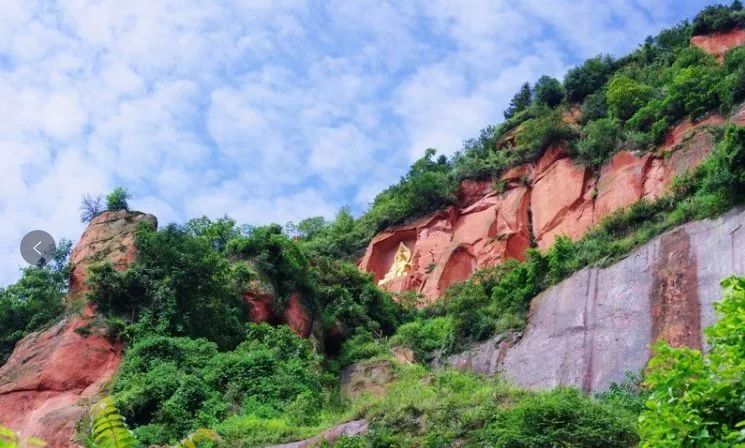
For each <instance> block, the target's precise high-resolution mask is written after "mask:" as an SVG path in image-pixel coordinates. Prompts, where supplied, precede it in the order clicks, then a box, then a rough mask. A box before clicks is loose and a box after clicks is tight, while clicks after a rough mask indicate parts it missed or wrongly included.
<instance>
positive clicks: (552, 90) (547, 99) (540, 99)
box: [533, 75, 564, 107]
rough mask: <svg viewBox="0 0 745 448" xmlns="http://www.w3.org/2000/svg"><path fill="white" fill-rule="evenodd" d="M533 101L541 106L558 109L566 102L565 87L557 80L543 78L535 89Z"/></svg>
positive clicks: (548, 77) (536, 84) (547, 77)
mask: <svg viewBox="0 0 745 448" xmlns="http://www.w3.org/2000/svg"><path fill="white" fill-rule="evenodd" d="M533 100H534V101H535V102H536V104H539V105H544V106H548V107H556V106H558V105H559V104H561V102H562V101H563V100H564V87H562V85H561V83H560V82H559V80H558V79H556V78H552V77H550V76H546V75H544V76H541V77H540V78H538V81H537V82H536V83H535V86H534V87H533Z"/></svg>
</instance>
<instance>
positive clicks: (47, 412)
mask: <svg viewBox="0 0 745 448" xmlns="http://www.w3.org/2000/svg"><path fill="white" fill-rule="evenodd" d="M85 324H86V321H85V319H84V318H74V319H71V320H64V321H62V322H60V323H58V324H57V325H55V326H54V327H52V328H50V329H48V330H46V331H43V332H37V333H33V334H30V335H28V336H27V337H26V338H24V339H23V340H22V341H20V342H19V343H18V345H17V346H16V349H15V351H14V352H13V355H12V356H11V357H10V359H9V360H8V362H7V363H6V364H5V365H4V366H3V367H2V368H0V423H2V424H3V425H4V426H7V427H10V428H13V429H14V430H15V431H18V432H21V433H23V434H25V435H34V436H37V437H40V438H41V439H43V440H45V441H46V442H47V443H48V444H49V446H52V447H72V446H77V444H75V443H74V442H73V441H72V439H73V436H74V434H75V425H76V423H77V422H78V420H80V418H81V417H82V416H83V415H84V413H85V412H86V404H85V403H84V400H86V399H90V398H93V397H95V396H96V394H98V392H99V391H100V390H101V388H102V387H103V385H104V384H105V383H106V382H107V381H109V380H110V379H111V378H112V377H113V375H114V373H115V372H116V369H117V368H118V367H119V362H120V360H121V346H120V345H119V344H115V343H112V342H111V341H109V340H108V339H107V338H106V337H105V336H102V335H100V334H94V335H90V336H82V335H80V334H78V333H77V332H76V331H75V329H77V328H80V327H83V326H84V325H85Z"/></svg>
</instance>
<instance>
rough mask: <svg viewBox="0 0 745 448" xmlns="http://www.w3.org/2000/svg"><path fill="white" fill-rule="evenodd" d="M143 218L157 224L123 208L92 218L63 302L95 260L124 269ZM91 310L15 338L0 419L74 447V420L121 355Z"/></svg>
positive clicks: (0, 393) (77, 293) (61, 447)
mask: <svg viewBox="0 0 745 448" xmlns="http://www.w3.org/2000/svg"><path fill="white" fill-rule="evenodd" d="M143 221H144V222H148V223H150V224H151V225H155V224H156V221H155V218H154V217H153V216H152V215H146V214H142V213H138V212H128V211H117V212H105V213H103V214H101V215H100V216H98V217H97V218H95V219H94V220H93V221H92V222H91V223H90V225H89V226H88V229H86V231H85V232H84V233H83V235H82V236H81V238H80V242H79V243H78V244H77V246H76V247H75V249H74V250H73V252H72V256H71V267H72V269H71V272H70V287H69V298H68V301H70V302H71V301H72V299H82V298H84V296H83V294H84V293H85V291H86V286H85V280H86V275H87V269H88V267H89V266H90V265H91V264H92V263H95V262H99V261H109V262H111V263H112V264H113V265H114V267H115V268H116V269H119V270H123V269H126V268H127V267H128V266H129V264H131V263H132V262H133V261H134V258H135V256H136V248H135V246H134V232H135V230H136V228H137V226H138V225H139V223H140V222H143ZM93 313H94V311H93V310H92V309H91V308H87V309H86V310H85V311H84V313H83V315H82V316H70V317H67V318H65V319H63V320H61V321H60V322H58V323H57V324H55V325H54V326H52V327H51V328H49V329H47V330H44V331H39V332H36V333H32V334H30V335H28V336H26V337H25V338H24V339H23V340H21V341H20V342H18V344H16V347H15V350H14V351H13V354H12V355H11V357H10V358H9V359H8V362H7V363H6V364H5V365H3V366H2V367H1V368H0V424H2V425H4V426H7V427H10V428H12V429H13V430H15V431H17V432H20V433H22V434H25V435H33V436H37V437H40V438H42V439H44V440H45V441H47V443H48V444H49V446H50V447H55V448H65V447H73V446H77V444H76V443H75V442H74V441H73V438H74V435H75V425H76V423H77V422H78V420H79V419H80V418H81V417H82V416H83V414H84V413H85V410H86V408H87V405H88V402H89V401H90V400H92V399H94V398H95V397H96V395H97V394H98V393H99V392H100V391H101V389H102V387H103V386H104V385H105V384H106V383H107V382H108V381H110V380H111V378H112V377H113V375H114V373H115V372H116V369H117V368H118V366H119V362H120V360H121V350H122V347H121V345H120V344H118V343H115V342H112V341H111V340H109V339H108V338H107V337H106V336H105V335H104V334H102V333H101V331H100V330H99V329H96V328H94V327H93V326H92V325H91V323H92V322H91V321H92V320H93V317H94V314H93Z"/></svg>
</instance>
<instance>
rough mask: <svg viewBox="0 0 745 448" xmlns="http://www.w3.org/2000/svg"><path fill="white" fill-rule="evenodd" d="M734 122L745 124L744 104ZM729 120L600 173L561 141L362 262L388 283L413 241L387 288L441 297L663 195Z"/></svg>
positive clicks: (382, 244) (473, 188) (685, 127)
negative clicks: (405, 263) (480, 273)
mask: <svg viewBox="0 0 745 448" xmlns="http://www.w3.org/2000/svg"><path fill="white" fill-rule="evenodd" d="M731 120H733V121H735V122H738V123H741V122H743V120H745V112H743V109H740V110H738V111H737V112H736V113H735V114H734V115H733V117H732V118H731ZM724 122H725V119H724V117H722V116H721V115H719V114H712V115H709V116H708V117H707V118H705V119H703V120H701V121H698V122H695V123H693V122H691V121H689V120H685V121H682V122H681V123H679V124H678V125H676V126H675V127H674V128H672V129H671V130H670V131H669V132H668V135H667V138H666V141H665V142H664V144H663V145H662V146H661V147H659V148H658V149H657V150H656V151H654V152H650V153H645V154H641V155H636V154H634V153H632V152H629V151H621V152H619V153H617V154H616V155H615V156H614V157H613V159H612V160H610V161H609V162H608V163H606V164H605V165H604V166H603V167H602V168H601V169H600V171H599V173H593V172H592V171H591V170H590V169H589V168H587V167H584V166H581V165H578V164H577V163H575V162H573V161H572V160H571V158H570V157H569V155H568V153H567V150H566V148H565V147H564V146H563V145H560V144H556V145H553V146H551V147H549V148H548V149H547V150H546V152H545V153H544V154H543V156H542V157H541V158H540V159H538V160H537V161H536V162H535V163H528V164H524V165H520V166H517V167H515V168H513V169H511V170H509V171H508V172H507V173H505V174H504V175H503V176H502V177H501V179H500V180H501V181H502V183H503V184H504V185H506V186H505V188H504V191H501V192H497V191H495V190H494V189H493V188H492V184H493V182H492V181H464V182H463V183H461V186H460V190H459V192H458V199H459V202H460V206H459V207H450V208H448V209H447V210H443V211H440V212H437V213H434V214H431V215H429V216H427V217H424V218H422V219H420V220H418V221H416V222H413V223H410V224H406V225H401V226H397V227H394V228H391V229H388V230H385V231H383V232H381V233H379V234H378V235H376V236H375V237H374V238H373V240H372V241H371V242H370V244H369V246H368V248H367V251H366V253H365V255H364V257H363V259H362V260H361V262H360V268H361V269H363V270H365V271H367V272H371V273H373V275H374V277H375V281H380V280H381V279H382V278H383V277H384V276H385V274H386V273H387V272H388V270H389V269H390V268H391V265H392V263H393V256H394V254H395V252H396V250H397V248H398V245H399V243H401V242H403V243H404V244H405V245H406V246H407V247H408V248H409V249H410V250H411V252H412V257H411V271H410V273H409V275H407V276H402V277H399V278H395V279H393V280H391V281H389V282H388V283H385V284H384V285H383V287H384V288H385V289H387V290H389V291H392V292H403V291H415V292H418V293H421V294H422V295H423V296H424V297H425V299H426V303H431V302H432V301H434V300H436V299H437V298H438V297H440V296H441V295H442V294H443V292H444V291H445V289H447V287H448V286H450V285H451V284H453V283H455V282H459V281H463V280H465V279H467V278H468V277H469V276H470V275H471V273H472V272H473V271H474V270H475V269H478V268H482V267H485V266H490V265H494V264H497V263H499V262H501V261H503V260H505V259H508V258H516V259H522V257H523V254H524V252H525V250H526V249H527V248H529V247H530V246H531V243H532V242H533V243H535V245H536V246H537V247H538V248H540V249H541V250H545V249H547V248H548V247H549V246H551V244H552V243H553V242H554V240H555V239H556V237H557V236H559V235H566V236H568V237H570V238H572V239H575V240H576V239H578V238H580V237H581V236H582V235H584V233H585V232H586V231H587V230H588V229H589V228H590V227H591V226H593V225H594V224H597V223H599V222H600V221H601V220H602V219H603V218H604V217H605V216H607V215H609V214H610V213H612V212H613V211H615V210H618V209H620V208H623V207H626V206H628V205H631V204H632V203H634V202H637V201H639V200H640V199H644V198H646V199H654V198H656V197H658V196H660V195H661V194H662V193H663V192H664V191H665V190H666V188H667V187H668V186H669V185H670V183H671V181H672V179H673V177H674V176H676V175H678V174H680V173H683V172H685V171H687V170H690V169H692V168H694V167H695V166H697V165H698V164H699V163H700V162H701V161H702V160H703V159H704V158H705V157H706V155H707V154H708V153H709V151H710V150H711V148H712V144H713V138H712V136H711V134H710V133H709V132H708V128H707V125H719V124H723V123H724Z"/></svg>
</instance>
